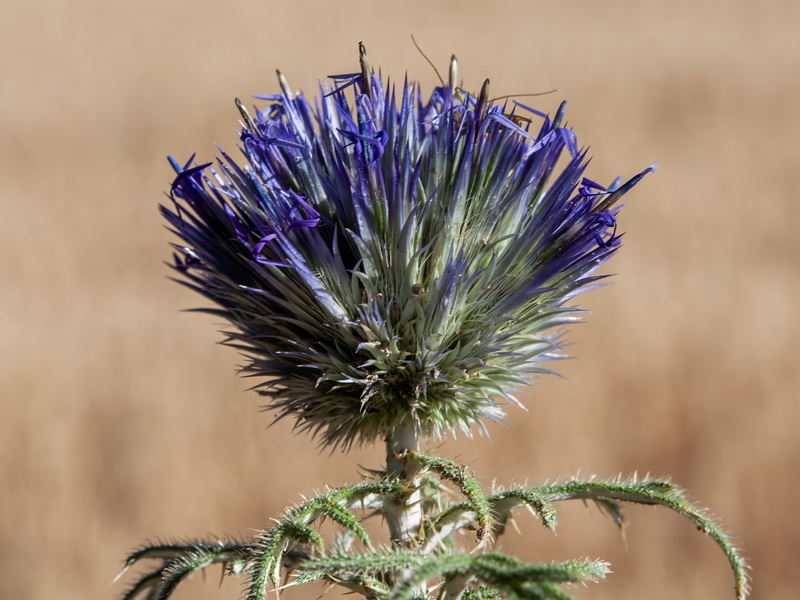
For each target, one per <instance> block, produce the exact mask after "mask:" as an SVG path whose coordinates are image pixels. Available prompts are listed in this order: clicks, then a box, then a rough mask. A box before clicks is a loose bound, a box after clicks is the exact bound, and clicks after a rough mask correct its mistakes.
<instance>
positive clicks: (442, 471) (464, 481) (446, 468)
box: [412, 452, 493, 544]
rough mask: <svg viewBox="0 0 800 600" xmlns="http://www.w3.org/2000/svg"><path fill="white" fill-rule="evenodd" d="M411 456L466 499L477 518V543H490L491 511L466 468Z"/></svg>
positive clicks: (417, 455) (417, 454)
mask: <svg viewBox="0 0 800 600" xmlns="http://www.w3.org/2000/svg"><path fill="white" fill-rule="evenodd" d="M412 456H413V458H414V459H416V460H417V461H419V462H420V463H421V464H422V466H423V467H424V468H426V469H429V470H431V471H433V472H435V473H437V474H438V475H439V476H440V477H442V479H445V480H447V481H449V482H451V483H452V484H454V485H455V486H456V487H457V488H458V489H459V490H460V491H461V493H462V494H464V495H465V496H466V497H467V500H468V502H469V505H470V508H471V509H472V510H474V511H475V514H476V515H477V517H478V525H479V527H478V541H479V542H481V543H482V544H483V543H488V542H490V541H491V535H492V523H493V518H492V509H491V506H490V505H489V501H488V500H487V499H486V495H485V494H484V493H483V490H482V489H481V487H480V485H478V481H477V480H476V479H475V476H474V475H473V474H472V473H470V471H469V470H468V469H467V467H466V466H464V465H460V464H458V463H455V462H453V461H451V460H447V459H446V458H439V457H433V456H428V455H426V454H422V453H419V452H415V453H413V455H412Z"/></svg>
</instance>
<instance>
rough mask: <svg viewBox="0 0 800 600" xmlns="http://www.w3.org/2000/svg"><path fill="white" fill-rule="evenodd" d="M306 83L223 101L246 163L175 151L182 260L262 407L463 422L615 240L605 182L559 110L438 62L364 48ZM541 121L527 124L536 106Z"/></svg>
mask: <svg viewBox="0 0 800 600" xmlns="http://www.w3.org/2000/svg"><path fill="white" fill-rule="evenodd" d="M361 67H362V68H361V71H359V72H357V73H353V74H347V75H338V76H332V77H331V80H332V82H331V83H329V84H327V85H326V84H322V85H321V88H320V92H319V95H318V96H317V97H315V98H311V99H309V98H306V97H305V96H304V95H302V94H293V93H292V92H291V91H290V89H289V86H288V85H287V84H286V82H285V80H284V79H283V77H282V76H280V74H279V83H280V88H281V91H280V93H279V94H274V95H266V96H256V98H258V99H260V100H262V101H266V107H265V108H261V109H258V110H256V111H255V112H254V116H253V117H251V116H250V114H249V113H248V112H247V110H246V109H245V108H244V107H243V106H242V105H241V103H239V102H238V101H237V104H238V105H239V107H240V110H241V112H242V116H243V119H244V122H243V123H242V129H241V133H240V138H241V148H240V149H241V151H242V154H243V155H244V164H243V165H241V164H238V163H237V162H236V161H234V160H233V159H232V158H231V157H230V156H229V155H228V154H226V153H225V152H224V151H220V152H221V157H220V159H219V160H218V164H217V166H216V167H215V166H212V165H211V164H200V165H195V163H194V161H193V160H189V162H188V163H186V164H185V165H183V166H181V165H180V164H179V163H177V162H175V161H174V160H172V159H171V162H172V164H173V167H174V168H175V170H176V172H177V176H176V177H175V180H174V182H173V184H172V189H171V192H170V197H171V199H172V206H170V207H166V206H164V207H162V213H163V215H164V216H165V217H166V219H167V220H168V221H169V223H170V225H171V229H172V231H173V232H174V233H175V234H176V235H177V236H178V237H179V238H180V240H181V243H180V244H179V245H176V249H177V251H178V252H177V254H176V257H175V259H176V262H175V268H176V269H177V270H178V271H179V273H180V275H181V280H182V281H183V282H184V283H186V284H187V285H189V286H190V287H191V288H193V289H195V290H196V291H198V292H200V293H201V294H203V295H204V296H206V297H207V298H208V299H210V300H211V301H212V302H213V303H214V304H215V305H216V306H215V308H213V309H207V310H208V312H211V313H213V314H215V315H218V316H221V317H223V318H224V319H226V320H227V321H229V322H230V324H231V325H232V329H231V330H230V331H229V332H228V333H227V336H228V337H227V340H226V343H227V344H229V345H231V346H234V347H236V348H239V349H240V350H242V351H243V353H244V354H245V356H246V357H247V361H248V362H247V364H246V366H244V367H243V371H244V372H245V373H246V374H247V375H250V376H254V377H256V378H258V381H259V382H258V384H257V385H256V389H257V390H258V391H259V392H260V393H262V394H264V395H265V396H268V397H269V404H268V407H269V408H270V409H273V410H275V411H276V418H278V419H279V418H282V417H293V418H294V419H295V421H296V426H297V427H298V428H300V429H301V430H308V431H310V432H312V433H313V434H316V435H317V436H318V437H319V439H320V441H321V442H322V443H323V444H326V445H327V444H331V445H339V444H341V445H344V446H345V447H347V446H349V445H350V444H352V443H353V442H354V441H357V442H364V441H371V440H374V439H376V438H379V437H383V436H385V435H388V434H390V433H391V432H392V431H394V430H395V429H397V428H408V427H413V428H414V429H415V430H416V432H417V433H418V434H419V435H423V436H439V435H442V434H444V433H446V432H448V431H451V430H455V429H460V430H463V431H467V432H469V431H470V430H471V428H472V427H473V426H475V425H478V426H481V425H482V424H483V422H484V420H497V419H500V418H501V417H502V416H503V414H504V413H503V404H505V403H507V401H514V402H515V400H514V397H513V393H514V391H515V390H518V389H519V388H520V387H521V386H523V385H525V384H526V383H528V382H530V380H531V378H532V377H534V376H535V375H537V374H539V373H543V372H546V371H547V369H546V368H544V367H543V365H542V363H543V362H544V361H546V360H547V359H549V358H552V357H554V356H555V354H556V353H557V351H558V349H559V341H558V340H559V331H560V328H561V327H562V326H563V325H565V324H567V323H569V322H572V321H575V320H577V319H578V313H579V311H578V310H577V309H576V308H575V307H574V306H572V305H571V301H572V299H573V298H574V296H575V295H576V294H577V293H579V292H581V291H583V290H586V289H587V288H588V287H590V286H591V284H593V283H594V282H596V281H597V280H598V279H599V277H598V276H595V275H593V272H594V271H595V269H596V268H597V267H598V266H599V265H600V264H602V263H603V261H605V260H606V259H607V258H608V257H609V256H611V254H613V253H614V251H615V250H616V249H617V248H618V247H619V236H618V234H617V232H616V213H615V208H614V206H615V203H616V202H617V201H618V200H619V198H620V197H621V196H622V195H623V194H624V193H625V192H627V191H628V190H629V189H630V188H631V187H633V186H634V185H635V184H636V183H637V182H638V181H639V180H640V179H641V177H642V176H643V175H644V174H645V173H646V172H647V171H648V170H651V168H648V169H646V170H645V171H643V172H642V173H639V174H638V175H636V176H635V177H633V178H632V179H630V180H629V181H627V183H624V184H622V185H620V184H619V182H616V183H615V184H612V185H611V186H609V187H608V188H605V187H603V186H602V185H600V184H598V183H596V182H594V181H592V180H590V179H588V178H586V177H585V176H584V170H585V168H586V165H587V162H588V161H587V158H586V153H585V150H582V149H580V148H579V146H578V143H577V140H576V137H575V134H574V133H573V132H572V131H571V130H570V129H567V128H566V127H565V126H564V125H563V124H562V120H563V112H564V105H563V104H562V106H561V107H560V108H559V109H558V111H557V113H556V115H555V117H554V118H550V117H548V116H547V115H545V114H543V113H541V112H539V111H537V110H534V109H532V108H528V107H527V106H524V105H522V104H520V103H519V102H508V101H504V102H502V103H497V102H493V101H491V100H490V99H489V95H488V80H487V82H486V83H485V84H484V86H483V88H482V89H481V91H480V92H479V93H478V94H469V93H466V92H464V91H462V90H461V89H460V88H458V87H456V81H455V78H456V74H455V61H453V68H451V75H450V81H449V82H448V83H443V84H442V85H441V86H440V87H437V88H435V89H434V90H433V92H432V93H431V95H430V96H429V97H424V96H423V95H422V92H421V91H420V89H419V88H418V86H417V85H416V84H414V83H409V82H407V81H406V82H405V83H404V84H403V85H402V86H398V87H395V86H394V85H392V84H391V83H386V84H385V85H384V83H383V82H382V80H381V77H380V75H379V74H376V73H374V72H373V71H371V70H370V69H369V68H368V67H367V63H366V57H365V55H364V54H363V51H362V61H361ZM537 123H538V124H537Z"/></svg>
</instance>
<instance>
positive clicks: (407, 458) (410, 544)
mask: <svg viewBox="0 0 800 600" xmlns="http://www.w3.org/2000/svg"><path fill="white" fill-rule="evenodd" d="M418 449H419V438H418V437H417V432H416V431H415V429H414V426H413V425H407V426H403V427H398V428H395V429H394V430H393V431H392V432H391V434H390V435H388V436H387V438H386V474H387V476H389V477H392V478H395V479H397V480H399V481H400V482H401V483H402V484H403V487H404V489H403V490H402V491H400V492H399V493H397V494H394V495H393V496H392V497H391V498H390V500H389V501H388V502H387V506H385V507H384V510H385V511H386V512H385V514H386V522H387V524H388V526H389V533H390V535H391V536H392V547H393V548H395V549H396V550H410V549H412V548H415V547H416V543H417V540H418V536H419V529H420V527H421V525H422V516H423V515H422V502H421V492H420V482H419V473H420V469H421V465H420V464H419V462H418V461H417V460H415V459H414V457H413V456H414V453H415V452H416V451H417V450H418Z"/></svg>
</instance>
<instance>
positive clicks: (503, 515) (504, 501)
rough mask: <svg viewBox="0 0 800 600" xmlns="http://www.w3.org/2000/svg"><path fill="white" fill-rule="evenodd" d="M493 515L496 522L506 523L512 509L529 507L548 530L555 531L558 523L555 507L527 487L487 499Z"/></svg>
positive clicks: (500, 493) (506, 491)
mask: <svg viewBox="0 0 800 600" xmlns="http://www.w3.org/2000/svg"><path fill="white" fill-rule="evenodd" d="M488 501H489V503H490V504H491V506H492V509H493V512H494V514H495V515H496V516H497V519H498V520H501V521H502V522H503V523H505V522H506V520H507V519H508V516H509V514H510V512H511V510H513V509H514V508H516V507H518V506H520V505H524V506H527V507H529V508H530V509H531V510H532V511H533V512H534V513H536V515H537V516H538V517H539V518H540V519H541V520H542V524H543V525H544V526H545V527H547V528H548V529H555V528H556V524H557V522H558V513H557V512H556V508H555V506H553V504H552V503H551V502H550V501H548V499H547V498H545V497H544V495H542V494H539V493H537V492H536V491H535V490H533V489H531V488H527V487H517V488H512V489H509V490H504V491H502V492H499V493H497V494H493V495H491V496H489V497H488Z"/></svg>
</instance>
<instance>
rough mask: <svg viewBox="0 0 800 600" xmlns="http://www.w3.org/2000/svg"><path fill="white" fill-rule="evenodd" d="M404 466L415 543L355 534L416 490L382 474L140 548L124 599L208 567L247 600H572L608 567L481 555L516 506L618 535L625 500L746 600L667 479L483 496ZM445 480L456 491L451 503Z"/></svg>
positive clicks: (452, 466)
mask: <svg viewBox="0 0 800 600" xmlns="http://www.w3.org/2000/svg"><path fill="white" fill-rule="evenodd" d="M404 459H405V460H408V461H414V462H415V464H416V465H417V466H418V467H419V469H420V470H419V471H418V472H417V475H418V477H417V478H416V479H415V480H414V481H415V482H416V484H415V485H417V486H419V487H420V488H421V489H422V490H423V491H424V493H425V497H424V498H423V500H421V501H419V502H421V505H422V507H423V513H424V519H423V521H422V523H421V524H420V527H419V529H418V531H417V534H416V539H415V540H411V542H412V543H410V544H406V546H405V547H400V546H399V545H395V546H393V547H388V548H386V547H384V548H374V544H373V542H372V540H371V539H370V536H369V535H368V534H367V531H366V529H365V528H364V526H363V521H364V520H365V519H367V518H370V517H374V516H379V517H383V518H384V519H387V518H389V515H390V514H392V510H393V509H394V510H396V507H397V506H398V505H402V503H403V502H405V501H406V499H407V498H408V497H409V486H410V485H412V484H413V482H410V481H402V480H400V479H393V478H390V477H388V476H384V477H381V478H378V479H370V480H366V481H363V482H361V483H358V484H355V485H351V486H345V487H342V488H336V489H329V490H326V491H324V492H323V493H320V494H318V495H316V496H314V497H312V498H310V499H307V500H305V501H304V502H302V503H300V504H298V505H296V506H294V507H292V508H290V509H288V510H287V511H286V512H285V513H284V515H283V517H282V518H281V519H280V520H278V522H277V523H276V524H275V525H274V526H273V527H271V528H269V529H267V530H264V531H262V532H260V533H259V534H258V535H257V536H256V539H255V541H254V542H253V543H248V544H245V543H240V542H236V541H229V540H224V541H210V542H204V541H191V542H187V543H169V542H158V543H154V544H149V545H145V546H143V547H142V548H140V549H137V550H136V551H134V552H132V553H131V554H130V555H129V556H128V558H127V560H126V562H125V568H124V569H123V573H124V572H125V571H126V570H127V569H128V568H130V567H131V566H133V565H134V564H136V563H139V561H146V560H155V561H160V565H159V566H158V567H157V568H156V569H154V570H151V571H149V572H146V573H145V574H143V575H141V576H140V577H139V579H138V580H137V582H136V583H135V584H134V585H133V586H132V587H131V588H129V590H128V591H127V592H126V594H125V595H124V598H125V600H133V599H134V598H139V597H141V598H147V599H148V600H165V599H167V598H169V596H170V594H171V593H172V592H173V591H174V589H175V587H176V586H177V585H178V584H179V583H180V582H181V581H183V580H185V579H186V578H188V577H189V576H191V575H192V574H193V573H195V572H197V571H200V570H202V569H204V568H205V567H207V566H209V565H212V564H215V563H216V564H222V565H223V566H224V568H225V572H226V573H227V574H229V575H247V576H248V582H247V586H246V597H247V598H248V600H263V599H264V598H265V597H266V596H267V595H268V590H269V588H272V589H274V590H275V591H276V592H277V591H278V590H280V589H282V588H284V587H288V586H298V585H303V584H306V583H311V582H315V581H324V582H326V583H327V584H328V585H331V586H337V587H341V588H343V589H345V590H347V591H349V592H354V593H358V594H360V595H361V596H363V597H365V598H367V599H369V600H412V599H414V600H416V599H418V598H426V599H432V598H437V599H438V600H494V599H496V598H507V599H509V600H539V599H541V600H568V599H570V598H571V596H570V595H568V594H567V593H566V592H565V591H564V590H563V589H562V587H561V586H563V585H566V584H574V583H581V582H591V581H596V580H598V579H601V578H603V577H604V576H605V575H606V573H607V572H608V564H607V563H605V562H603V561H571V562H565V563H526V562H523V561H520V560H519V559H517V558H514V557H512V556H508V555H505V554H502V553H499V552H495V551H491V550H490V549H489V548H488V547H489V546H490V545H491V543H492V540H493V539H496V538H497V537H499V536H500V535H502V534H503V533H504V532H505V525H506V523H507V522H508V520H509V519H510V518H512V517H513V515H514V513H515V511H517V509H520V508H526V509H528V510H530V511H531V512H532V513H533V514H534V515H535V516H536V517H537V518H538V519H539V520H541V522H542V524H543V525H544V527H545V528H546V529H548V530H554V529H555V527H556V524H557V510H556V506H557V505H558V504H559V503H561V502H565V501H569V500H581V501H592V502H595V503H596V504H597V505H598V506H600V507H601V509H602V510H603V512H604V513H605V514H607V515H608V516H610V517H611V518H612V520H613V521H614V522H615V523H616V524H617V525H618V526H620V527H622V526H623V525H624V523H625V517H624V514H623V512H622V505H623V504H625V503H634V504H647V505H660V506H665V507H667V508H669V509H671V510H673V511H675V512H677V513H678V514H680V515H682V516H684V517H686V518H687V519H689V520H690V521H691V522H692V523H693V524H694V525H695V526H696V527H697V528H698V529H699V530H701V531H703V532H704V533H706V534H708V535H709V536H710V537H711V538H712V539H713V540H714V541H715V542H716V543H717V544H718V545H719V546H720V547H721V548H722V550H723V551H724V553H725V555H726V556H727V557H728V560H729V562H730V564H731V567H732V569H733V572H734V576H735V581H736V596H737V598H739V599H743V598H745V597H746V595H747V591H748V590H747V578H746V568H745V565H744V562H743V561H742V559H741V557H740V556H739V554H738V552H737V550H736V548H735V547H734V545H733V544H732V543H731V541H730V540H729V539H728V537H727V536H726V535H725V534H724V533H723V532H722V531H721V530H720V528H719V527H718V526H717V525H716V524H715V523H714V522H713V521H712V520H711V518H710V517H709V516H708V515H707V514H705V513H704V512H703V511H702V510H700V509H698V508H697V507H695V506H693V505H691V504H690V503H689V502H688V500H687V499H686V496H685V494H684V492H683V491H682V490H681V489H680V488H678V487H676V486H674V485H672V484H671V483H670V482H669V481H665V480H650V479H648V480H642V481H640V480H638V479H636V478H632V479H628V480H625V479H619V478H617V479H612V480H599V479H589V480H577V479H576V480H569V481H565V482H562V483H552V484H547V485H542V486H517V487H512V488H509V489H504V490H495V491H492V492H491V493H486V492H485V491H484V490H483V489H482V488H481V487H480V486H479V485H478V482H477V479H476V478H475V476H474V475H473V474H472V473H471V472H470V471H469V470H468V469H467V468H466V467H465V466H464V465H460V464H458V463H456V462H453V461H451V460H448V459H444V458H439V457H433V456H429V455H426V454H422V453H419V452H409V453H407V455H406V456H404ZM445 483H447V484H450V485H452V486H453V487H455V489H456V490H457V491H458V494H457V495H455V497H454V496H453V493H452V492H451V491H450V490H449V489H448V488H447V486H446V485H443V484H445ZM325 518H328V519H330V520H331V521H332V522H334V523H335V524H336V525H337V526H339V528H340V529H341V533H340V534H339V535H338V536H337V537H336V538H335V539H334V540H332V541H331V542H330V543H328V544H326V543H325V541H324V540H323V537H322V535H321V534H320V533H319V531H318V525H319V524H320V523H321V522H322V521H323V520H324V519H325ZM461 530H464V531H477V532H478V533H477V535H478V541H479V545H478V547H477V548H473V551H472V552H465V551H464V550H461V549H460V548H459V546H458V543H457V542H456V538H455V537H454V534H456V533H457V532H458V531H461ZM356 542H357V545H354V544H356ZM120 575H121V574H120Z"/></svg>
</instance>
